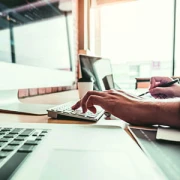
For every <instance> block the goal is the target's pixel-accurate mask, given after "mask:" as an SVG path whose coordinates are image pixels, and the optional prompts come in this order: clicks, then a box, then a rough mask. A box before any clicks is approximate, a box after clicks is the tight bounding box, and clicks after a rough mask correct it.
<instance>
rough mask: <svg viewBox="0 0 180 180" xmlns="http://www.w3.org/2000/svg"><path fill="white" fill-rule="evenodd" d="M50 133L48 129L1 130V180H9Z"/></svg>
mask: <svg viewBox="0 0 180 180" xmlns="http://www.w3.org/2000/svg"><path fill="white" fill-rule="evenodd" d="M48 132H49V130H48V129H25V128H8V127H7V128H0V179H8V178H9V177H10V176H11V174H12V173H13V172H14V171H15V169H16V168H17V167H18V165H19V164H20V163H21V162H22V161H23V160H24V159H25V157H27V155H29V154H30V153H31V152H33V150H34V149H35V148H36V147H37V146H38V144H40V142H41V141H42V140H43V138H44V137H45V136H46V135H47V134H48Z"/></svg>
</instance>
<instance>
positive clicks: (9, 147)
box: [2, 146, 16, 151]
mask: <svg viewBox="0 0 180 180" xmlns="http://www.w3.org/2000/svg"><path fill="white" fill-rule="evenodd" d="M15 148H16V147H14V146H6V147H4V148H3V149H2V151H13V150H14V149H15Z"/></svg>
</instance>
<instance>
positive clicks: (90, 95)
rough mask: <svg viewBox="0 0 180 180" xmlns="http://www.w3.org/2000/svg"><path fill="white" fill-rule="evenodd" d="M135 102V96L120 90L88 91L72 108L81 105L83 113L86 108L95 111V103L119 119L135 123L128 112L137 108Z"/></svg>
mask: <svg viewBox="0 0 180 180" xmlns="http://www.w3.org/2000/svg"><path fill="white" fill-rule="evenodd" d="M135 102H138V100H137V99H136V97H131V96H129V95H128V94H125V93H124V92H122V91H119V92H118V91H116V90H108V91H101V92H100V91H88V92H87V93H86V95H85V96H84V97H83V98H82V99H81V100H80V101H78V102H77V103H76V104H75V105H74V106H72V109H74V110H75V109H78V108H79V107H82V110H83V113H85V112H86V111H87V110H90V111H91V112H93V113H96V107H95V105H98V106H101V107H102V108H103V109H104V110H105V111H107V112H109V113H110V114H112V115H114V116H116V117H118V118H120V119H123V120H125V121H127V122H129V123H131V122H133V123H135V122H134V121H135V120H134V119H133V118H132V116H131V113H130V112H132V113H133V111H136V110H137V109H136V106H135ZM131 110H132V111H131Z"/></svg>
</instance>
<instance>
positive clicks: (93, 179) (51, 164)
mask: <svg viewBox="0 0 180 180" xmlns="http://www.w3.org/2000/svg"><path fill="white" fill-rule="evenodd" d="M0 133H1V134H3V133H4V134H5V135H4V134H3V135H1V136H4V137H1V140H2V138H4V140H3V141H4V145H2V146H1V147H0V149H1V151H0V152H1V155H0V157H1V158H0V179H1V180H4V179H13V180H20V179H26V180H28V179H31V180H32V179H33V180H50V179H53V180H59V179H63V180H101V179H102V180H110V179H113V180H116V179H123V180H124V179H129V180H131V179H138V180H140V179H143V180H144V179H146V180H147V179H150V180H152V179H158V180H159V179H165V177H164V176H163V174H162V173H161V171H160V170H159V168H158V167H156V166H155V165H154V164H153V163H151V161H149V159H148V158H147V157H146V156H145V154H144V153H143V152H142V151H141V149H140V148H139V147H138V145H137V144H136V143H135V142H134V141H133V140H132V139H131V138H130V137H129V136H128V135H127V133H126V132H125V131H124V130H123V129H121V128H120V127H119V126H110V125H98V124H96V125H62V124H59V125H57V124H14V125H12V124H4V125H1V130H0ZM7 139H11V140H8V142H7V141H6V140H7ZM1 143H2V141H1ZM17 144H18V145H17ZM3 149H4V150H3ZM12 149H13V150H12ZM3 153H4V157H3ZM7 154H8V155H7ZM6 155H7V156H6Z"/></svg>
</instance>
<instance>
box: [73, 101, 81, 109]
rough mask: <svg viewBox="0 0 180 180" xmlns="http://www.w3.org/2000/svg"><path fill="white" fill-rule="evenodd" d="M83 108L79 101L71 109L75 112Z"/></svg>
mask: <svg viewBox="0 0 180 180" xmlns="http://www.w3.org/2000/svg"><path fill="white" fill-rule="evenodd" d="M80 106H81V101H78V102H77V103H76V104H74V105H73V106H72V107H71V108H72V109H73V110H75V109H78V108H79V107H80Z"/></svg>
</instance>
